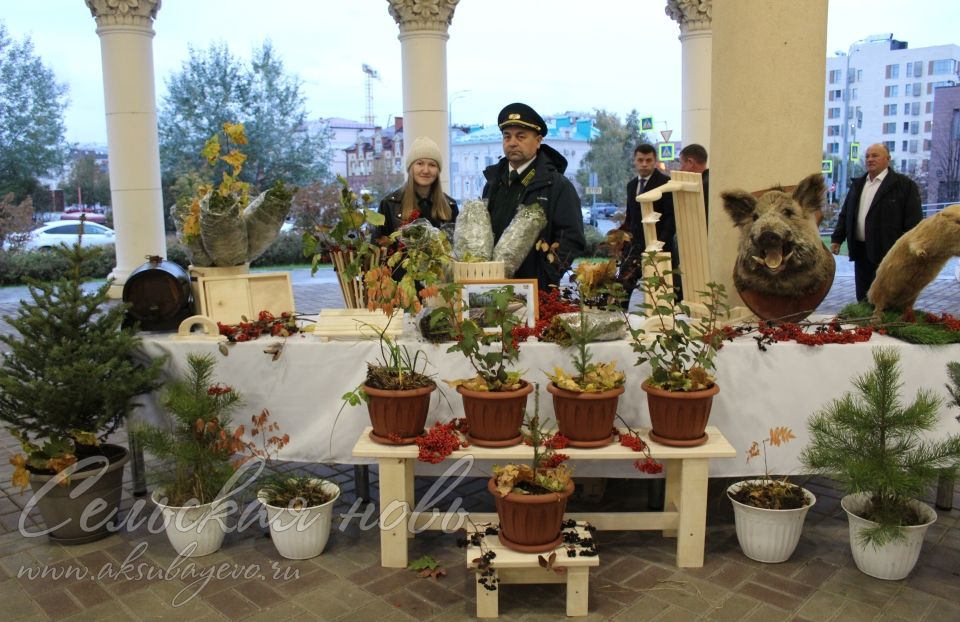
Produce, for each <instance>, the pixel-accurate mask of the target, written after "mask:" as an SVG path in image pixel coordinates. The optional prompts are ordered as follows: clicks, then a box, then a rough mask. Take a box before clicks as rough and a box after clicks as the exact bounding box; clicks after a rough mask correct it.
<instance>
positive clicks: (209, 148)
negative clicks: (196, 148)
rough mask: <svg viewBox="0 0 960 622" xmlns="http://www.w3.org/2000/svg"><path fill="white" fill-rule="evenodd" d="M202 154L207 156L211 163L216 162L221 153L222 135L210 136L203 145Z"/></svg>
mask: <svg viewBox="0 0 960 622" xmlns="http://www.w3.org/2000/svg"><path fill="white" fill-rule="evenodd" d="M200 155H202V156H203V157H204V158H206V159H207V162H208V163H210V164H213V163H214V162H216V161H217V157H218V156H219V155H220V136H219V135H217V134H214V135H213V136H211V137H210V138H208V139H207V142H206V143H204V145H203V149H202V150H201V151H200Z"/></svg>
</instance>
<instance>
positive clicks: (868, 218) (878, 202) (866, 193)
mask: <svg viewBox="0 0 960 622" xmlns="http://www.w3.org/2000/svg"><path fill="white" fill-rule="evenodd" d="M864 163H865V164H866V167H867V174H866V175H864V176H862V177H858V178H856V179H854V180H853V183H852V185H851V186H850V192H848V193H847V197H846V199H845V200H844V202H843V208H842V209H841V210H840V216H839V217H838V218H837V227H836V229H834V231H833V235H831V236H830V241H831V244H830V250H831V251H832V252H833V254H834V255H837V254H839V253H840V245H841V244H842V243H843V242H844V241H846V242H847V251H848V254H849V256H850V261H852V262H854V264H853V267H854V280H855V282H856V290H857V300H858V301H859V300H866V299H867V290H869V289H870V284H871V283H873V279H874V277H875V276H876V275H877V266H879V265H880V262H881V261H883V257H884V255H886V254H887V251H889V250H890V248H891V247H892V246H893V244H894V242H896V241H897V239H898V238H899V237H900V236H901V235H903V234H904V233H906V232H907V231H909V230H910V229H912V228H913V227H914V226H916V224H917V223H919V222H920V221H921V220H922V219H923V210H922V208H921V207H920V191H919V189H918V188H917V184H915V183H914V182H913V180H912V179H910V178H909V177H907V176H906V175H901V174H900V173H897V172H896V171H892V170H890V168H889V167H890V151H889V150H887V148H886V146H885V145H883V144H880V143H877V144H875V145H870V146H869V147H867V151H866V153H865V154H864Z"/></svg>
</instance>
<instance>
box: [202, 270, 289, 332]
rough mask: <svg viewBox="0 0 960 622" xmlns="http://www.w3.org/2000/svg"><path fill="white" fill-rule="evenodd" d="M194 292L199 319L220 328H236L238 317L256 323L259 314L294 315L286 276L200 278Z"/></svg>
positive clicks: (250, 275) (240, 319)
mask: <svg viewBox="0 0 960 622" xmlns="http://www.w3.org/2000/svg"><path fill="white" fill-rule="evenodd" d="M197 291H198V294H199V298H198V299H197V307H198V309H199V311H200V315H205V316H207V317H209V318H210V319H212V320H214V321H215V322H223V323H224V324H236V323H237V322H240V321H242V317H246V318H247V319H250V320H253V319H256V317H257V315H258V314H259V313H260V311H269V312H270V313H272V314H274V315H276V316H279V315H280V314H281V313H293V312H294V303H293V287H292V286H291V285H290V273H289V272H256V273H252V274H235V275H232V276H216V277H203V276H201V277H199V278H198V279H197Z"/></svg>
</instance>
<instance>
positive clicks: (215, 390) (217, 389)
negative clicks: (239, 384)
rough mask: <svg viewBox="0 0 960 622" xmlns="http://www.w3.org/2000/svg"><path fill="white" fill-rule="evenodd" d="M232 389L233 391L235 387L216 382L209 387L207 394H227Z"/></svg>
mask: <svg viewBox="0 0 960 622" xmlns="http://www.w3.org/2000/svg"><path fill="white" fill-rule="evenodd" d="M231 391H233V389H232V388H230V387H228V386H225V385H222V384H215V385H213V386H211V387H210V388H208V389H207V395H226V394H227V393H230V392H231Z"/></svg>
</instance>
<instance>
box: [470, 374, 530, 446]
mask: <svg viewBox="0 0 960 622" xmlns="http://www.w3.org/2000/svg"><path fill="white" fill-rule="evenodd" d="M532 392H533V385H532V384H530V383H529V382H526V381H523V386H522V387H520V388H519V389H517V390H515V391H471V390H470V389H467V388H464V387H463V386H462V385H461V386H458V387H457V393H459V394H460V395H461V396H463V412H464V414H465V415H466V417H467V425H468V426H469V427H470V432H469V434H468V435H467V436H468V438H469V440H470V442H471V443H472V444H474V445H478V446H480V447H511V446H513V445H519V444H520V442H521V441H522V440H523V437H522V436H521V434H520V427H521V426H522V425H523V414H524V412H526V408H527V396H528V395H530V394H531V393H532Z"/></svg>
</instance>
